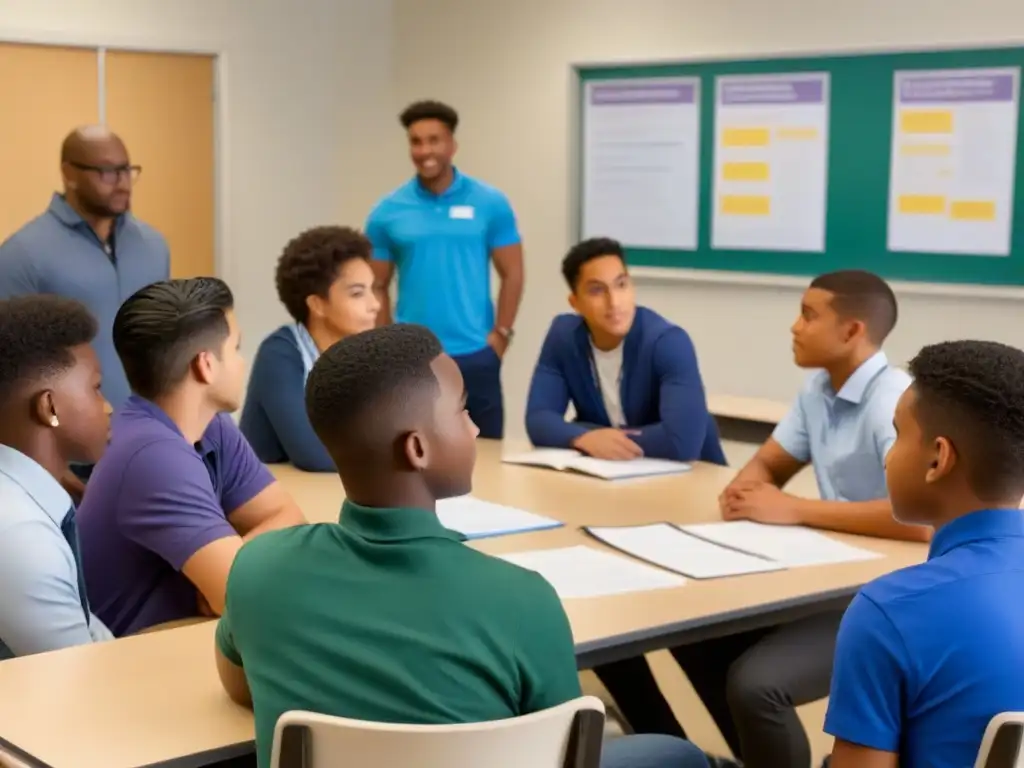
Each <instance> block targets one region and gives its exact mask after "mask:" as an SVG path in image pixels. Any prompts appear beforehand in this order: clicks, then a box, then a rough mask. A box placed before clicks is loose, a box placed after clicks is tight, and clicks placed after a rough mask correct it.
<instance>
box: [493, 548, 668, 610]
mask: <svg viewBox="0 0 1024 768" xmlns="http://www.w3.org/2000/svg"><path fill="white" fill-rule="evenodd" d="M501 557H502V559H503V560H508V561H509V562H510V563H514V564H516V565H518V566H520V567H522V568H527V569H529V570H531V571H536V572H537V573H539V574H540V575H541V576H543V577H544V578H545V579H547V581H548V582H549V583H550V584H551V586H553V587H554V588H555V591H556V592H557V593H558V596H559V597H560V598H562V599H563V600H571V599H573V598H581V597H603V596H605V595H621V594H624V593H627V592H646V591H648V590H652V589H669V588H672V587H681V586H683V585H684V584H685V583H686V579H684V578H683V577H682V576H680V575H679V574H676V573H670V572H668V571H664V570H662V569H660V568H654V567H652V566H649V565H645V564H643V563H638V562H636V561H635V560H630V559H629V558H625V557H620V556H619V555H613V554H611V553H609V552H601V551H600V550H597V549H592V548H590V547H585V546H582V545H578V546H575V547H563V548H560V549H541V550H535V551H532V552H515V553H513V554H510V555H502V556H501Z"/></svg>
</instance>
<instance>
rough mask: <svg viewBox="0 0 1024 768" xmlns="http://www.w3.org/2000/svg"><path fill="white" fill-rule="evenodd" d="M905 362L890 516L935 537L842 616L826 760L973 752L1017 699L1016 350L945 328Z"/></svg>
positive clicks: (1021, 465)
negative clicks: (944, 335) (909, 381)
mask: <svg viewBox="0 0 1024 768" xmlns="http://www.w3.org/2000/svg"><path fill="white" fill-rule="evenodd" d="M910 372H911V374H913V377H914V383H913V386H911V387H910V389H908V390H907V391H906V392H905V393H904V394H903V396H902V397H901V398H900V401H899V405H898V406H897V408H896V414H895V419H894V422H895V427H896V431H897V438H896V441H895V443H894V444H893V446H892V449H891V450H890V451H889V455H888V457H887V459H886V475H887V479H888V487H889V494H890V497H891V499H892V508H893V513H894V514H895V516H896V518H897V519H899V520H903V521H905V522H907V523H916V524H919V525H927V526H934V528H935V537H934V538H933V539H932V543H931V550H930V552H929V554H928V561H927V562H926V563H922V564H921V565H917V566H913V567H911V568H905V569H903V570H901V571H896V572H895V573H891V574H889V575H888V576H883V577H882V578H880V579H878V580H876V581H874V582H872V583H870V584H868V585H867V586H866V587H864V588H863V589H862V590H861V591H860V593H859V594H858V595H857V597H856V598H854V600H853V602H852V603H851V604H850V607H849V608H848V609H847V611H846V615H845V616H844V617H843V622H842V625H841V627H840V630H839V639H838V642H837V644H836V653H835V671H834V674H833V676H832V689H831V694H830V697H829V709H828V715H827V717H826V718H825V730H826V731H827V732H828V733H830V734H832V735H833V736H835V738H836V742H835V748H834V750H833V753H832V758H831V768H897V766H903V767H904V768H925V767H926V766H927V768H962V766H970V765H974V762H975V758H976V756H977V753H978V748H979V746H980V745H981V739H982V735H983V733H984V731H985V727H986V726H987V725H988V722H989V720H991V719H992V717H993V716H995V715H997V714H1000V713H1002V712H1020V711H1021V710H1024V663H1022V661H1021V648H1022V647H1024V611H1021V607H1020V601H1021V595H1022V594H1024V568H1022V563H1024V516H1022V514H1021V511H1020V509H1018V505H1019V504H1020V500H1021V496H1022V495H1024V352H1021V351H1020V350H1019V349H1015V348H1013V347H1009V346H1006V345H1004V344H997V343H995V342H989V341H952V342H945V343H943V344H936V345H934V346H930V347H925V348H924V349H923V350H921V352H920V354H918V356H917V357H915V358H914V359H913V360H912V361H911V362H910Z"/></svg>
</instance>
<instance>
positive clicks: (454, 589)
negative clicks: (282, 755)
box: [217, 502, 580, 767]
mask: <svg viewBox="0 0 1024 768" xmlns="http://www.w3.org/2000/svg"><path fill="white" fill-rule="evenodd" d="M462 540H463V539H462V536H461V535H460V534H458V533H455V532H454V531H450V530H448V529H446V528H444V527H443V526H442V525H441V523H440V522H439V521H438V519H437V516H436V515H435V514H434V513H433V512H428V511H425V510H421V509H370V508H366V507H360V506H356V505H355V504H351V503H349V502H345V505H344V506H343V507H342V512H341V518H340V520H339V522H338V524H336V525H335V524H319V525H308V526H302V527H298V528H291V529H287V530H281V531H273V532H270V533H266V534H264V535H262V536H260V537H259V538H257V539H254V540H253V541H251V542H249V543H247V544H246V545H245V546H244V547H242V550H241V551H240V552H239V553H238V556H237V557H236V558H235V562H234V565H233V566H232V568H231V575H230V576H229V578H228V588H227V601H226V607H225V610H224V615H223V616H222V617H221V620H220V624H219V625H218V627H217V645H218V647H219V648H220V650H221V652H222V653H223V654H224V655H225V656H226V657H227V658H228V659H230V660H231V661H233V662H234V663H236V664H240V665H242V666H243V667H244V668H245V674H246V679H247V680H248V682H249V688H250V690H251V692H252V698H253V705H254V710H255V715H256V747H257V753H258V755H259V765H260V766H264V767H265V766H269V765H270V748H271V743H272V742H273V738H274V725H275V723H276V722H277V719H278V718H279V717H280V715H281V714H282V713H284V712H287V711H289V710H294V709H301V710H309V711H313V712H319V713H323V714H329V715H337V716H341V717H349V718H356V719H360V720H371V721H377V722H391V723H418V724H445V723H470V722H483V721H488V720H500V719H503V718H509V717H517V716H519V715H525V714H528V713H530V712H536V711H538V710H542V709H546V708H548V707H552V706H555V705H558V704H561V703H563V702H565V701H569V700H570V699H573V698H576V697H577V696H579V695H580V684H579V677H578V675H577V673H576V659H575V653H574V649H573V639H572V632H571V630H570V628H569V622H568V620H567V618H566V616H565V611H564V610H563V609H562V604H561V602H560V601H559V599H558V596H557V595H556V594H555V591H554V589H552V587H551V585H549V584H548V583H547V582H546V581H545V580H544V579H543V578H541V577H540V576H539V575H538V574H536V573H534V572H532V571H527V570H524V569H522V568H519V567H517V566H514V565H512V564H511V563H507V562H505V561H504V560H499V559H497V558H494V557H490V556H488V555H485V554H483V553H481V552H477V551H476V550H473V549H471V548H469V547H467V546H465V545H464V544H462Z"/></svg>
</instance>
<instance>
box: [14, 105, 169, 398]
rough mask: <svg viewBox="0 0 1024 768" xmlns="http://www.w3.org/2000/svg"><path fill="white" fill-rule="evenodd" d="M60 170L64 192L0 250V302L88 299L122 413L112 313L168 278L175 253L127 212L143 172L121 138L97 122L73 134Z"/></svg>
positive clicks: (124, 394) (106, 380) (108, 388)
mask: <svg viewBox="0 0 1024 768" xmlns="http://www.w3.org/2000/svg"><path fill="white" fill-rule="evenodd" d="M60 167H61V175H62V177H63V179H64V192H63V194H60V193H54V195H53V199H52V200H51V201H50V207H49V208H48V209H47V210H46V212H45V213H43V214H42V215H41V216H39V217H37V218H35V219H33V220H32V221H30V222H28V223H27V224H26V225H25V226H23V227H22V228H21V229H19V230H18V231H17V232H15V233H14V234H13V235H11V236H10V237H9V238H7V240H6V241H4V243H3V244H2V245H0V299H8V298H11V297H14V296H21V295H24V294H31V293H52V294H56V295H58V296H64V297H67V298H71V299H76V300H78V301H80V302H82V303H83V304H84V305H85V306H86V308H87V309H88V310H89V311H90V312H91V313H92V314H93V316H94V317H95V318H96V320H97V323H98V330H97V333H96V338H95V339H94V340H93V348H94V349H95V350H96V354H97V355H98V356H99V359H100V365H101V367H102V368H103V395H104V396H105V397H106V398H107V401H108V402H109V403H110V404H111V405H112V406H113V407H114V408H118V407H119V406H120V405H121V404H122V403H124V401H125V400H127V399H128V395H129V394H130V392H129V388H128V381H127V380H126V379H125V375H124V370H123V369H122V367H121V361H120V360H119V359H118V357H117V353H116V352H115V351H114V340H113V336H112V332H113V328H114V315H116V314H117V310H118V308H119V307H120V306H121V304H122V303H123V302H124V301H125V299H127V298H128V297H129V296H131V295H132V294H133V293H135V291H137V290H139V289H140V288H142V287H143V286H146V285H149V284H150V283H155V282H157V281H158V280H166V279H167V278H168V276H169V274H170V252H169V251H168V249H167V242H166V241H165V240H164V238H163V236H162V235H161V234H160V233H159V232H157V231H156V230H155V229H153V228H152V227H150V226H149V225H148V224H144V223H143V222H141V221H139V220H138V219H136V218H135V217H134V216H132V214H131V213H130V212H129V211H130V208H131V195H132V184H133V183H134V182H135V180H136V179H137V178H138V176H139V173H140V172H141V171H142V168H141V167H140V166H138V165H132V164H131V161H130V160H129V158H128V150H127V149H125V146H124V142H122V141H121V139H120V138H119V137H118V136H117V135H116V134H114V133H111V132H110V131H109V130H108V129H107V128H105V127H103V126H98V125H92V126H85V127H82V128H78V129H77V130H75V131H72V132H71V133H70V134H69V135H68V137H67V138H66V139H64V144H63V145H62V146H61V152H60Z"/></svg>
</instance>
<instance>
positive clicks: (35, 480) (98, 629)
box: [0, 445, 113, 660]
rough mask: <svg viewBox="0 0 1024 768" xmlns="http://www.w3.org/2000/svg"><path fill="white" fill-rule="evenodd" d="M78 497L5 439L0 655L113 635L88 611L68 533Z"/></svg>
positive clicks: (0, 451)
mask: <svg viewBox="0 0 1024 768" xmlns="http://www.w3.org/2000/svg"><path fill="white" fill-rule="evenodd" d="M70 509H71V497H70V496H69V495H68V493H67V491H65V490H64V488H63V487H61V484H60V483H58V482H57V481H56V480H55V479H54V478H53V476H52V475H51V474H50V473H49V472H47V471H46V470H45V469H43V468H42V467H41V466H39V464H37V463H36V462H34V461H33V460H32V459H30V458H29V457H28V456H25V455H24V454H23V453H21V452H19V451H16V450H15V449H13V448H10V447H8V446H6V445H0V660H2V659H8V658H11V657H12V656H27V655H29V654H33V653H42V652H43V651H52V650H57V649H58V648H66V647H69V646H73V645H84V644H86V643H92V642H98V641H102V640H112V639H113V635H111V634H110V631H109V630H108V629H107V628H106V627H105V626H104V625H103V623H102V622H101V621H100V620H99V619H97V618H96V617H95V616H94V615H92V614H91V613H90V614H86V612H85V611H84V610H83V608H82V605H83V601H82V595H81V594H80V593H79V589H78V567H77V564H76V562H75V556H74V553H73V552H72V551H71V547H70V546H69V545H68V541H67V539H65V538H64V534H63V533H62V532H61V523H62V522H63V520H64V518H65V516H66V515H67V513H68V511H69V510H70Z"/></svg>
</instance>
